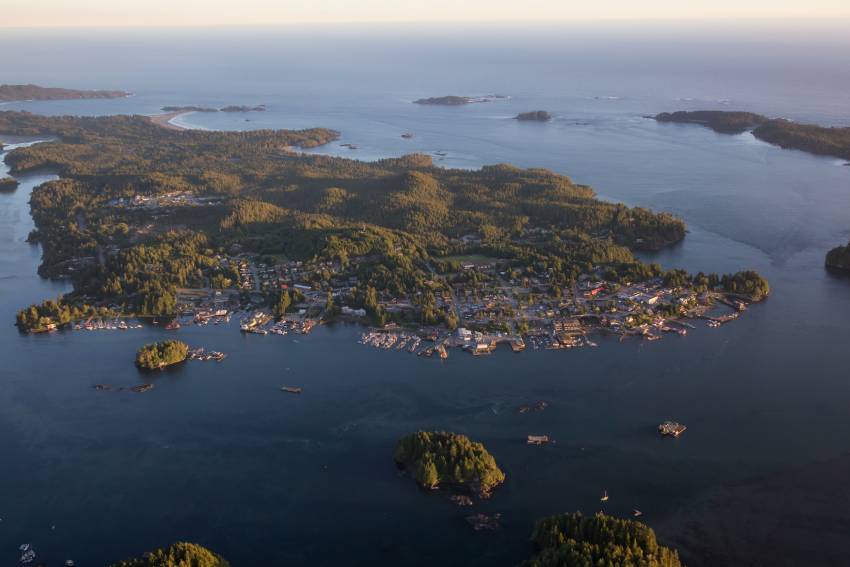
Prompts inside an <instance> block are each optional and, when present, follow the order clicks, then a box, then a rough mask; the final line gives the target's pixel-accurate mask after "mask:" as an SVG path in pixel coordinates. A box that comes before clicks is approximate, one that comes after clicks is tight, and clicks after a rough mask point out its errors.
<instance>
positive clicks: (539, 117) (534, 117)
mask: <svg viewBox="0 0 850 567" xmlns="http://www.w3.org/2000/svg"><path fill="white" fill-rule="evenodd" d="M514 119H515V120H523V121H530V122H548V121H549V120H552V115H551V114H549V113H548V112H546V111H545V110H532V111H531V112H520V113H519V114H517V115H516V116H515V117H514Z"/></svg>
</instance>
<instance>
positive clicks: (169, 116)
mask: <svg viewBox="0 0 850 567" xmlns="http://www.w3.org/2000/svg"><path fill="white" fill-rule="evenodd" d="M183 114H188V112H179V111H178V112H166V113H164V114H154V115H153V116H148V120H150V121H151V122H153V123H154V124H156V125H157V126H162V127H163V128H168V129H169V130H187V128H184V127H183V126H178V125H177V124H173V123H172V122H171V120H173V119H174V118H177V117H178V116H182V115H183Z"/></svg>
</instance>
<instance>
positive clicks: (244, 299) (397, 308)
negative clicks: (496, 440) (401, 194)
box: [72, 253, 748, 359]
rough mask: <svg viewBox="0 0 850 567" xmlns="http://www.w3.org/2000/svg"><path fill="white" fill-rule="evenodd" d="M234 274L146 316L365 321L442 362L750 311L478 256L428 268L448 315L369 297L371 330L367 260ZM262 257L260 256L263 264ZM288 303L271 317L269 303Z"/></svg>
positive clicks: (725, 299) (407, 301)
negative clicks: (459, 354)
mask: <svg viewBox="0 0 850 567" xmlns="http://www.w3.org/2000/svg"><path fill="white" fill-rule="evenodd" d="M217 259H218V261H219V263H220V265H221V266H222V268H223V269H225V270H227V271H229V273H231V274H232V275H233V277H234V281H233V282H231V285H230V286H229V287H225V288H221V289H218V288H212V287H207V288H196V289H178V290H177V294H176V299H177V304H176V315H175V316H174V317H173V318H167V319H166V318H152V319H150V321H151V322H153V323H155V324H157V325H161V326H162V327H163V328H164V329H166V330H177V329H179V328H181V327H183V326H192V325H196V326H206V325H209V324H213V325H222V324H224V325H227V324H229V323H231V321H232V320H235V321H237V322H238V328H239V330H240V331H241V332H244V333H249V334H254V335H287V334H304V335H306V334H308V333H310V331H311V330H312V329H313V328H314V327H315V326H317V325H319V324H323V323H329V322H332V321H337V320H340V321H349V322H356V323H359V324H361V325H363V326H364V327H365V328H364V331H363V332H362V333H361V334H360V337H359V342H360V343H361V344H363V345H366V346H370V347H372V348H375V349H379V350H385V351H394V352H399V353H407V354H415V355H418V356H424V357H429V358H430V357H435V358H438V359H446V358H448V356H449V353H450V352H451V351H452V350H453V349H456V350H459V351H465V352H468V353H470V354H472V355H473V356H483V355H489V354H491V353H493V352H495V351H496V350H497V349H498V347H499V345H504V347H505V348H506V349H507V350H510V351H512V352H515V353H519V352H523V351H525V350H540V349H548V350H554V349H574V348H582V347H595V346H597V342H595V340H594V338H596V337H602V336H609V337H617V338H618V339H619V340H629V339H632V340H643V341H657V340H660V339H661V338H662V337H663V336H665V335H671V336H685V335H687V333H688V331H689V330H692V329H695V328H697V326H698V325H705V326H708V327H712V328H714V327H719V326H720V325H722V324H724V323H727V322H729V321H732V320H734V319H736V318H737V317H738V316H740V315H741V314H742V313H743V312H744V311H746V309H747V305H748V301H747V298H746V297H744V296H741V295H736V294H732V293H725V292H721V291H716V290H709V289H703V290H696V289H694V286H692V285H679V286H676V285H671V284H667V283H665V281H664V278H663V277H656V278H652V279H649V280H646V281H643V282H639V283H631V282H627V281H620V282H615V281H611V280H609V279H606V277H605V275H606V270H605V268H603V267H601V266H600V267H594V268H593V269H592V270H591V271H590V272H589V273H587V274H583V275H581V276H579V277H578V278H577V280H576V281H575V283H574V284H573V285H571V286H565V287H560V286H558V285H555V284H553V283H551V280H552V274H551V270H546V269H536V268H535V266H534V265H528V266H520V267H517V266H508V265H507V263H506V262H504V261H500V260H498V259H496V258H488V257H484V256H468V257H460V258H450V259H449V262H448V264H449V265H451V266H452V267H454V268H455V269H456V271H449V272H446V273H443V274H437V273H433V274H432V275H433V281H431V282H428V283H429V284H430V286H431V288H432V289H433V290H434V294H433V296H434V298H433V301H434V309H435V310H436V311H437V312H440V313H444V314H446V316H445V317H444V320H443V321H442V322H441V323H439V324H423V323H422V321H421V317H420V311H421V307H420V306H421V303H422V302H421V298H418V297H415V296H392V295H390V294H386V293H381V292H376V293H375V295H376V299H377V309H379V310H380V311H382V312H384V313H386V314H387V318H388V320H387V321H386V322H384V324H381V325H379V324H377V323H376V321H375V320H374V317H373V316H372V313H370V312H369V311H367V309H365V308H364V306H363V305H362V304H353V302H352V298H354V297H355V296H356V295H355V293H354V292H355V291H356V289H357V286H358V284H359V278H358V275H357V274H358V266H359V265H360V264H361V263H365V262H368V260H369V259H368V258H352V259H351V260H350V262H349V264H348V265H347V266H342V265H341V264H340V263H339V262H330V261H312V262H310V261H296V260H289V261H280V262H272V261H270V259H269V258H262V257H259V258H258V257H255V256H252V255H249V254H243V253H239V254H236V255H227V256H220V257H218V258H217ZM260 260H263V261H260ZM281 294H286V295H287V297H288V298H290V299H289V301H290V302H291V305H290V306H289V307H288V309H285V310H284V312H279V313H274V310H273V309H272V305H271V304H272V303H273V300H274V298H277V297H279V296H280V295H281ZM140 326H141V324H140V323H138V322H127V321H125V320H124V319H121V318H115V319H108V318H94V317H92V318H89V319H87V320H85V321H78V322H76V323H75V324H74V325H73V326H72V328H73V329H75V330H126V329H132V328H138V327H140Z"/></svg>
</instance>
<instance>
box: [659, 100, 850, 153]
mask: <svg viewBox="0 0 850 567" xmlns="http://www.w3.org/2000/svg"><path fill="white" fill-rule="evenodd" d="M655 119H656V120H658V121H659V122H678V123H685V124H700V125H702V126H707V127H708V128H711V129H712V130H714V131H715V132H719V133H721V134H740V133H741V132H745V131H747V130H751V129H752V130H753V136H755V137H756V138H758V139H759V140H762V141H764V142H768V143H770V144H774V145H776V146H779V147H781V148H784V149H790V150H800V151H804V152H808V153H810V154H815V155H821V156H834V157H838V158H841V159H846V160H850V128H840V127H826V126H818V125H816V124H797V123H796V122H792V121H790V120H784V119H781V118H768V117H766V116H762V115H761V114H755V113H752V112H727V111H723V110H697V111H690V112H688V111H681V112H662V113H661V114H658V115H657V116H655Z"/></svg>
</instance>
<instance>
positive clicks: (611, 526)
mask: <svg viewBox="0 0 850 567" xmlns="http://www.w3.org/2000/svg"><path fill="white" fill-rule="evenodd" d="M531 541H532V542H533V543H534V545H535V547H536V548H537V554H536V555H535V556H534V557H532V558H531V559H529V560H527V561H524V562H523V563H521V564H520V567H587V566H591V565H593V566H596V565H599V566H602V565H604V566H605V567H682V562H681V561H680V560H679V555H678V553H677V552H676V551H675V550H672V549H670V548H668V547H664V546H662V545H659V544H658V542H657V540H656V539H655V532H654V531H653V530H652V529H651V528H649V527H648V526H646V525H644V524H642V523H640V522H637V521H634V520H622V519H619V518H615V517H613V516H608V515H605V514H601V513H600V514H596V515H595V516H584V515H582V514H581V513H579V512H575V513H571V514H562V515H559V516H552V517H550V518H545V519H543V520H540V521H539V522H537V524H536V525H535V526H534V531H533V533H532V535H531Z"/></svg>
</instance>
